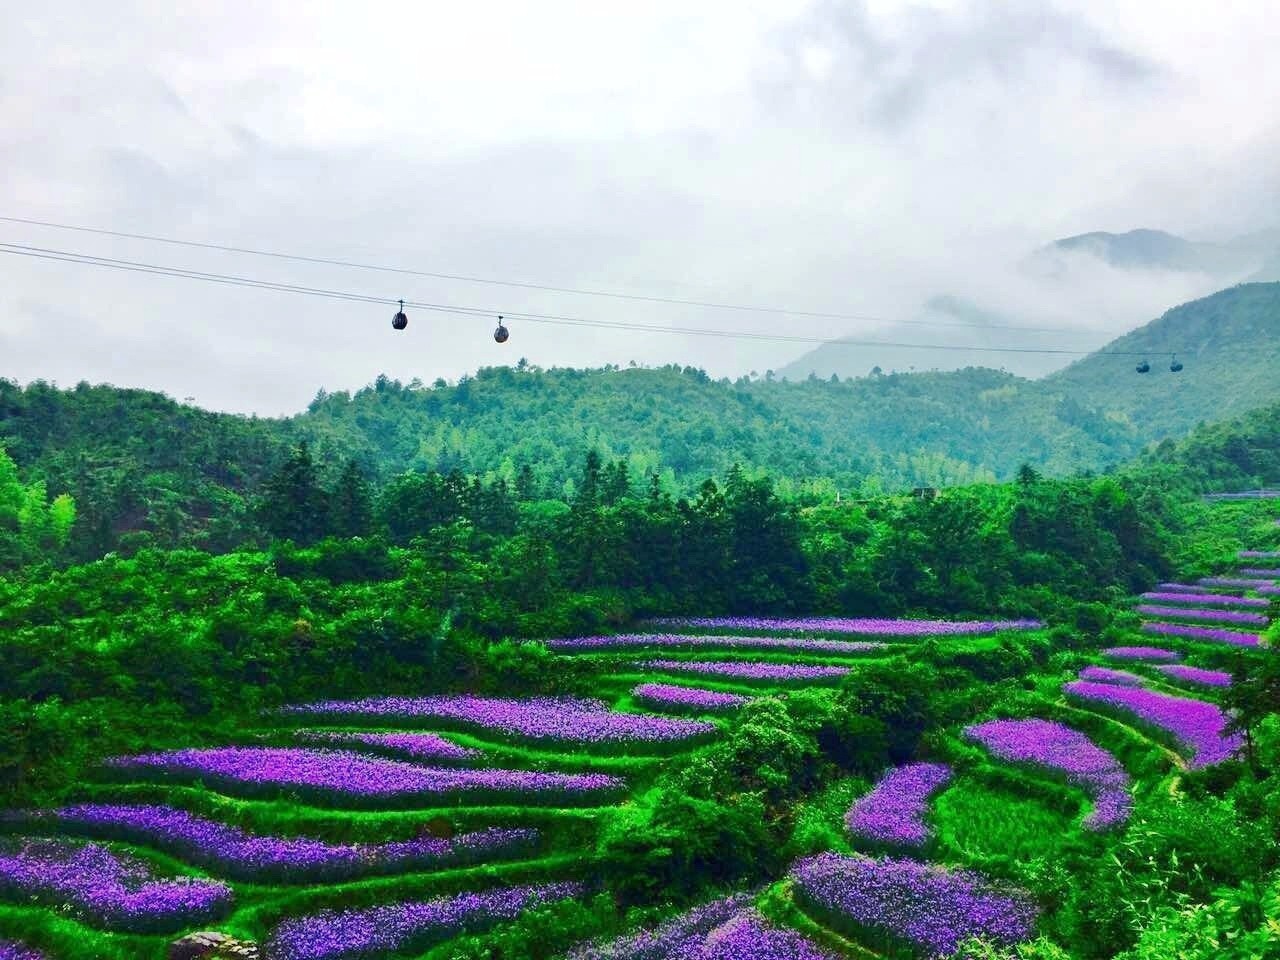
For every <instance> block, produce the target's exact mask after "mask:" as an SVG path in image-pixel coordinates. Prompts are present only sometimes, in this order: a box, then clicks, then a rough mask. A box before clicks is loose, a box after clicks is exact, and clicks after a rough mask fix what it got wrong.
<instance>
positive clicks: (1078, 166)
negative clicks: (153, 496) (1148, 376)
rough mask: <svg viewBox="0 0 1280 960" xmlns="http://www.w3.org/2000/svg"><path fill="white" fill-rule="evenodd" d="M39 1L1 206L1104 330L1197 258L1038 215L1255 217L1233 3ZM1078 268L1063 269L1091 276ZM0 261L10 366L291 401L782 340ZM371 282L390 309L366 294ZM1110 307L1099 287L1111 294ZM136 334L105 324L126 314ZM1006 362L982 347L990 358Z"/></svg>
mask: <svg viewBox="0 0 1280 960" xmlns="http://www.w3.org/2000/svg"><path fill="white" fill-rule="evenodd" d="M622 9H623V8H619V7H615V6H613V5H609V4H599V3H587V2H580V3H569V2H560V3H541V4H527V3H515V2H510V3H498V2H489V3H477V4H467V5H456V4H455V5H446V6H443V7H442V6H441V5H435V4H427V5H424V4H417V5H408V4H405V5H391V4H378V3H373V4H363V5H361V6H360V7H358V8H356V7H347V6H343V7H338V6H327V5H324V4H309V5H305V6H303V5H298V4H286V3H283V2H280V0H264V2H259V3H254V4H243V3H236V4H224V5H196V6H193V7H192V8H191V9H175V8H174V6H173V5H172V4H169V5H166V4H161V3H158V2H151V0H146V2H144V0H135V2H133V3H129V4H118V5H112V7H111V8H109V9H108V8H106V7H103V6H102V5H101V4H98V3H87V2H86V3H82V4H80V5H76V4H66V3H64V4H53V5H50V6H48V7H47V8H36V9H32V10H28V11H26V12H25V13H24V14H23V15H22V16H21V17H20V18H9V19H10V20H12V21H14V22H12V23H11V22H8V21H7V22H6V30H5V31H4V32H3V34H0V154H3V156H4V157H5V166H4V180H3V181H0V201H2V202H0V208H2V209H0V213H11V214H15V215H18V216H33V217H38V218H42V219H50V220H57V221H64V222H71V223H85V224H91V225H101V226H109V227H116V228H119V229H125V230H135V229H136V230H141V231H143V232H155V233H162V234H170V235H177V236H183V237H191V238H197V239H207V240H212V241H215V242H225V243H232V244H239V245H245V246H256V247H263V248H268V249H281V250H288V251H293V252H299V253H304V254H311V255H317V256H334V257H350V258H356V259H364V260H371V261H375V262H385V263H390V264H397V265H405V266H415V267H421V268H423V269H427V270H437V271H442V272H449V273H459V274H467V275H477V276H493V277H502V278H510V279H520V280H534V281H542V282H547V283H552V284H556V285H563V286H582V287H590V288H595V289H620V290H626V291H632V292H636V293H642V294H643V293H652V294H658V295H668V296H677V297H691V298H696V299H713V300H721V301H736V302H744V301H745V302H760V303H772V304H779V305H787V306H792V307H796V308H803V309H810V310H821V311H833V312H847V313H859V314H871V315H878V316H886V317H890V318H893V317H907V316H912V315H914V314H915V312H916V311H917V310H918V308H919V306H920V304H922V303H923V302H924V301H925V300H927V299H928V298H929V297H930V296H932V295H934V294H936V293H940V292H951V293H955V294H957V295H961V296H967V297H969V298H970V299H974V300H977V301H979V302H982V303H983V304H984V305H985V306H988V307H989V308H990V309H992V310H995V311H998V312H1001V313H1004V314H1006V315H1008V316H1012V317H1015V318H1017V319H1019V320H1025V322H1026V323H1028V324H1029V325H1035V324H1041V325H1043V324H1045V323H1046V322H1053V323H1054V324H1055V325H1056V324H1057V323H1062V322H1066V323H1069V324H1071V325H1079V326H1080V327H1082V328H1089V329H1095V330H1096V329H1099V328H1102V329H1111V330H1117V331H1118V330H1119V329H1121V328H1123V327H1124V326H1125V325H1127V324H1132V323H1136V322H1139V321H1141V320H1143V319H1146V318H1149V317H1151V316H1154V315H1155V314H1156V313H1158V312H1160V311H1161V310H1163V309H1164V308H1166V307H1168V306H1171V305H1172V304H1174V303H1176V302H1179V301H1180V300H1183V299H1186V298H1188V297H1190V296H1195V295H1197V294H1199V293H1203V292H1207V290H1208V289H1210V288H1211V287H1212V286H1213V284H1214V283H1215V282H1216V281H1215V280H1214V279H1213V278H1208V277H1198V276H1195V275H1160V276H1156V275H1150V274H1148V275H1145V276H1133V275H1128V274H1123V273H1120V272H1117V271H1114V270H1106V269H1103V268H1100V267H1098V266H1097V265H1091V266H1090V267H1089V270H1090V272H1089V273H1088V274H1087V281H1088V282H1087V284H1086V283H1079V282H1078V283H1076V284H1073V285H1061V284H1058V285H1049V286H1046V285H1044V284H1043V283H1034V282H1032V281H1030V280H1028V278H1027V277H1026V276H1025V275H1023V274H1020V273H1019V272H1018V270H1017V264H1018V262H1019V261H1020V260H1021V259H1022V258H1023V257H1024V256H1025V254H1026V253H1027V252H1028V251H1029V250H1030V249H1032V248H1034V247H1036V246H1038V245H1040V244H1042V243H1044V242H1046V241H1048V240H1050V239H1052V238H1054V237H1057V236H1063V235H1068V234H1072V233H1079V232H1084V231H1089V230H1097V229H1111V230H1125V229H1129V228H1132V227H1139V226H1152V227H1159V228H1164V229H1169V230H1172V231H1175V232H1181V233H1185V234H1188V235H1191V236H1197V237H1198V236H1228V235H1231V234H1233V233H1236V232H1241V231H1245V230H1255V229H1263V228H1267V227H1274V226H1276V217H1275V212H1274V211H1275V204H1276V199H1277V197H1278V196H1280V182H1277V181H1278V180H1280V173H1278V172H1277V165H1276V164H1275V162H1274V158H1275V156H1276V155H1277V149H1276V148H1277V146H1280V144H1278V143H1277V130H1276V127H1275V126H1274V120H1273V116H1274V111H1272V110H1270V109H1267V107H1268V106H1269V105H1270V104H1273V103H1275V102H1277V101H1280V66H1277V63H1278V61H1277V60H1276V58H1274V57H1273V56H1272V55H1271V52H1272V51H1274V49H1276V47H1277V42H1280V23H1278V22H1277V21H1280V18H1277V17H1276V16H1275V14H1274V7H1273V5H1272V4H1270V3H1269V2H1259V3H1256V4H1244V3H1237V4H1230V5H1204V4H1194V5H1193V4H1168V3H1161V4H1159V5H1158V6H1157V5H1154V4H1152V5H1147V4H1124V5H1115V4H1111V3H1106V2H1102V0H1089V2H1087V3H1084V4H1072V5H1071V6H1070V7H1068V6H1067V5H1062V6H1056V5H1053V4H1049V3H1035V2H1021V3H1013V4H1010V3H996V2H994V0H973V2H957V3H950V4H934V5H928V6H926V5H921V4H910V5H903V4H893V3H887V2H882V0H876V2H869V3H866V4H861V5H859V4H835V3H827V2H823V3H815V4H810V3H802V2H798V0H797V2H790V3H782V2H769V3H763V2H758V3H742V2H732V3H730V2H727V0H716V2H715V3H700V4H693V5H690V4H688V3H676V2H669V0H663V2H660V3H652V4H647V5H644V6H643V7H637V8H626V12H625V13H623V12H620V11H621V10H622ZM0 240H8V241H14V242H28V241H35V242H40V243H42V244H43V245H45V246H51V247H60V248H65V249H76V250H86V251H92V252H97V253H104V254H106V255H110V256H125V257H130V258H133V259H142V260H150V261H154V262H161V263H172V264H182V265H187V266H192V267H195V268H197V269H205V270H225V271H227V272H232V273H241V274H248V275H251V276H261V277H266V278H271V279H280V280H284V281H287V282H295V283H308V284H314V285H317V286H325V287H331V288H338V289H349V290H356V291H361V292H368V293H371V294H375V295H382V296H388V297H395V296H405V297H406V298H410V299H418V300H432V301H448V302H456V303H466V304H472V305H476V306H482V307H492V308H493V309H494V310H500V309H507V310H513V311H514V310H519V311H526V312H547V313H560V314H572V315H577V316H592V317H595V316H599V317H604V318H606V319H618V320H643V321H645V322H667V323H671V324H680V323H685V324H696V325H699V326H726V325H730V324H733V323H736V324H738V325H741V326H744V327H748V328H750V329H754V330H764V329H776V328H784V329H787V330H788V331H797V332H803V333H806V334H821V335H839V334H846V333H858V332H865V331H866V330H869V329H872V328H874V327H875V326H876V325H875V324H874V323H870V322H868V323H866V324H862V325H860V324H857V323H849V324H838V325H832V324H831V323H828V322H821V321H817V320H808V321H806V320H800V319H794V318H785V319H783V318H770V317H768V316H764V315H726V314H723V313H716V312H711V311H696V310H692V309H689V308H681V309H675V308H668V307H660V306H656V305H652V304H649V305H646V304H636V303H625V302H620V301H608V300H599V299H593V298H577V297H567V296H562V295H551V294H535V293H532V292H521V291H514V290H511V289H504V288H500V287H485V286H479V285H474V284H464V283H449V282H443V281H430V280H424V279H413V280H411V281H410V280H407V279H403V278H395V277H390V276H386V275H379V274H368V273H359V272H348V271H338V270H333V269H319V268H310V267H303V266H300V265H296V264H288V263H284V262H279V261H269V260H268V261H264V260H257V259H251V258H241V257H232V256H230V255H219V254H212V253H198V252H194V251H184V250H180V249H175V248H163V247H159V248H158V247H155V246H150V245H145V244H133V243H127V242H124V241H106V240H102V239H92V238H86V237H81V236H76V235H71V234H58V233H54V232H50V231H38V230H36V229H35V228H20V227H15V226H12V225H2V226H0ZM1082 276H1083V275H1082ZM390 312H391V311H390V310H383V309H381V308H372V309H370V308H365V307H361V306H358V305H352V304H341V303H331V302H326V301H320V300H308V299H305V298H295V297H288V296H284V295H280V294H269V293H262V292H255V291H244V290H234V289H225V288H218V287H203V286H201V285H199V284H194V283H186V282H182V281H176V280H165V279H159V278H153V277H147V276H138V275H132V274H112V273H110V272H108V271H102V270H97V269H94V268H89V267H71V266H66V265H56V264H42V263H34V262H32V261H26V260H16V259H14V258H8V257H0V375H3V376H10V377H15V378H17V379H19V380H29V379H33V378H36V377H57V378H58V379H59V380H60V381H61V382H74V381H75V380H78V379H81V378H86V379H90V380H102V379H109V380H112V381H114V382H117V383H120V384H127V385H138V386H148V387H156V388H161V389H165V390H167V391H168V392H169V393H171V394H173V395H176V396H179V397H182V396H187V395H195V396H196V397H197V398H198V399H199V400H200V401H201V402H203V403H206V404H208V405H211V406H215V407H220V408H230V409H241V410H249V409H253V410H257V411H260V412H282V411H289V410H296V409H298V408H300V407H301V406H302V405H303V404H305V403H306V401H307V400H308V399H309V398H310V396H311V395H312V394H313V393H314V391H315V389H316V388H317V387H319V386H325V387H327V388H330V389H338V388H343V387H351V386H358V385H360V384H362V383H365V382H367V381H369V380H371V379H372V378H373V377H374V376H375V375H376V374H377V373H379V372H381V371H386V372H387V373H389V374H391V375H393V376H398V377H401V378H402V379H406V380H407V379H410V378H412V377H413V376H420V377H422V378H423V379H427V380H430V379H433V378H434V377H436V376H437V375H445V376H457V375H458V374H460V373H462V372H464V371H466V370H469V369H474V368H475V367H476V366H477V365H479V364H482V363H492V362H497V361H498V360H499V359H500V358H505V359H514V358H515V357H518V356H520V355H526V356H528V357H529V358H530V359H531V360H533V361H534V362H537V363H542V364H546V365H550V364H594V363H604V362H610V361H612V362H623V363H625V362H626V361H628V360H630V359H636V360H640V361H646V362H665V361H668V360H676V361H679V362H682V363H696V364H701V365H705V366H706V367H707V368H708V369H709V370H711V371H712V372H713V373H715V374H716V375H719V374H730V375H733V374H737V373H739V372H742V371H745V370H748V369H751V368H757V369H764V368H766V367H776V366H779V365H781V363H783V362H785V360H787V359H789V358H790V357H791V356H793V355H795V354H796V353H798V352H799V349H800V348H798V347H797V348H784V347H781V346H779V345H776V344H759V343H756V344H752V343H738V342H733V341H721V340H706V339H701V338H695V337H682V336H659V335H652V334H637V333H624V332H603V331H584V330H578V329H572V328H563V327H551V328H534V327H533V326H532V325H530V324H523V325H519V324H516V325H513V328H512V329H513V338H512V341H511V342H510V343H509V344H507V348H506V349H505V351H498V350H497V348H495V347H494V345H493V344H492V341H491V340H490V339H489V336H488V332H489V329H488V328H489V326H490V324H489V323H488V322H487V321H479V322H471V321H458V320H450V319H445V318H441V317H437V318H431V317H428V316H427V315H417V314H416V315H414V316H413V318H412V321H411V327H410V331H409V332H408V334H407V335H405V336H402V337H393V336H392V334H391V331H390V329H389V316H390ZM383 314H386V316H383ZM1100 318H1102V319H1100ZM121 343H124V344H132V345H133V346H132V347H131V348H121V346H120V344H121ZM993 362H996V363H998V362H999V358H993Z"/></svg>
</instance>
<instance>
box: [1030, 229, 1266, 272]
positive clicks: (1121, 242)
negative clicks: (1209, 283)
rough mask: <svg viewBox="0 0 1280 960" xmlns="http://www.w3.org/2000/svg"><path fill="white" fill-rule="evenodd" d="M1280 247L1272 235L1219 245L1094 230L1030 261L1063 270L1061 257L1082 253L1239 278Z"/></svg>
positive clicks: (1127, 264) (1138, 266) (1120, 264)
mask: <svg viewBox="0 0 1280 960" xmlns="http://www.w3.org/2000/svg"><path fill="white" fill-rule="evenodd" d="M1277 248H1280V238H1277V236H1276V235H1275V233H1256V234H1250V235H1248V236H1243V237H1236V238H1233V239H1231V240H1227V241H1225V242H1222V243H1212V242H1206V241H1196V240H1187V239H1184V238H1183V237H1179V236H1176V235H1174V234H1172V233H1166V232H1165V231H1163V230H1146V229H1139V230H1129V231H1127V232H1125V233H1107V232H1106V231H1095V232H1093V233H1082V234H1079V235H1077V236H1074V237H1064V238H1062V239H1061V240H1055V241H1054V242H1053V243H1051V244H1049V245H1048V246H1046V247H1043V248H1041V249H1040V250H1038V251H1036V253H1035V254H1034V255H1033V257H1032V263H1033V265H1035V266H1039V267H1042V268H1045V269H1048V270H1050V271H1053V270H1054V269H1061V268H1063V266H1064V264H1063V255H1064V254H1066V255H1072V254H1077V255H1078V254H1084V255H1087V256H1091V257H1094V258H1096V259H1098V260H1101V261H1102V262H1103V263H1106V264H1107V265H1108V266H1112V267H1117V268H1119V269H1122V270H1161V271H1174V272H1196V273H1205V274H1209V275H1211V276H1214V277H1218V278H1220V279H1222V280H1224V281H1231V280H1239V279H1241V278H1243V277H1245V276H1247V275H1249V274H1250V273H1252V272H1253V271H1255V270H1257V269H1258V267H1259V266H1260V265H1261V264H1262V262H1263V261H1264V260H1265V259H1266V258H1267V257H1268V256H1274V255H1275V253H1276V251H1277Z"/></svg>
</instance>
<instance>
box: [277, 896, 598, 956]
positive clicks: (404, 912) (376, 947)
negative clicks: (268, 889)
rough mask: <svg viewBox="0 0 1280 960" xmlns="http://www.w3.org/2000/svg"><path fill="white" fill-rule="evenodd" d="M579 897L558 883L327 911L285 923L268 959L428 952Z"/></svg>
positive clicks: (280, 927)
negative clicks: (442, 942)
mask: <svg viewBox="0 0 1280 960" xmlns="http://www.w3.org/2000/svg"><path fill="white" fill-rule="evenodd" d="M579 893H580V888H579V887H578V885H577V884H575V883H554V884H542V885H540V886H523V887H505V888H499V889H495V890H485V891H483V892H480V893H459V894H455V895H454V896H450V897H441V898H439V899H436V900H427V901H415V902H408V903H396V904H387V905H384V906H377V907H367V908H365V909H361V910H342V911H336V910H326V911H323V912H321V913H315V914H312V915H310V916H305V917H298V918H295V919H291V920H285V921H284V922H283V923H281V924H280V925H279V926H278V927H276V929H275V932H274V933H273V934H272V936H271V939H270V941H269V955H270V956H272V957H275V958H277V960H345V958H348V957H363V956H368V955H370V954H375V953H376V954H379V955H381V954H382V953H386V952H391V951H395V950H403V949H409V948H412V947H425V946H426V945H428V944H429V943H432V942H435V941H439V940H443V939H446V938H448V937H453V936H457V935H458V934H461V933H465V932H467V931H469V930H476V929H481V928H483V927H486V926H490V925H492V924H494V923H498V922H500V921H502V920H512V919H514V918H515V917H517V916H519V915H520V914H521V913H522V912H523V911H524V910H526V909H528V908H529V907H532V906H537V905H538V904H543V903H552V902H554V901H557V900H565V899H568V898H569V897H575V896H577V895H578V894H579Z"/></svg>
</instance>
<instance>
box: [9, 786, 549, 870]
mask: <svg viewBox="0 0 1280 960" xmlns="http://www.w3.org/2000/svg"><path fill="white" fill-rule="evenodd" d="M22 819H24V820H27V821H29V822H33V823H41V824H56V825H57V826H58V827H60V828H62V829H64V830H71V831H75V832H84V833H89V834H90V835H92V836H95V837H98V838H101V839H112V840H125V841H128V842H130V843H137V844H142V845H147V846H153V847H156V848H157V849H160V850H163V851H165V852H166V853H169V854H171V855H173V856H176V857H179V858H181V859H183V860H187V861H189V862H191V863H195V864H198V865H199V866H202V867H205V868H207V869H209V870H212V871H214V872H215V873H220V874H222V875H225V876H228V877H231V878H233V879H236V880H254V881H264V880H275V881H281V882H285V883H305V882H312V881H337V880H347V879H351V878H353V877H359V876H365V875H369V874H375V873H385V872H388V871H391V870H398V869H403V870H422V869H428V868H435V867H439V866H442V865H446V864H448V865H455V864H459V863H474V862H476V861H477V860H480V859H483V858H485V857H491V856H493V855H495V854H506V853H510V852H513V851H520V850H524V849H528V848H530V847H532V846H533V844H534V843H535V842H536V841H537V838H538V832H537V831H536V830H527V829H525V830H513V829H499V828H496V827H495V828H492V829H488V830H481V831H477V832H473V833H464V834H461V835H459V836H456V837H452V838H450V839H447V840H445V839H439V838H436V837H421V838H418V839H414V840H404V841H394V842H388V843H380V844H329V843H324V842H323V841H320V840H312V839H310V838H307V837H270V836H254V835H252V834H249V833H246V832H245V831H243V830H241V829H239V828H238V827H232V826H228V825H226V824H223V823H218V822H217V821H214V820H207V819H205V818H203V817H198V816H196V815H195V814H192V813H189V812H187V811H186V810H180V809H177V808H175V807H162V806H154V805H115V804H92V803H88V804H79V805H77V806H71V807H63V808H62V809H60V810H54V811H49V812H39V813H32V814H28V815H26V816H25V817H24V818H22ZM18 822H22V820H19V821H18Z"/></svg>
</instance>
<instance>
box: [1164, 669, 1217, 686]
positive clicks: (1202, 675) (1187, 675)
mask: <svg viewBox="0 0 1280 960" xmlns="http://www.w3.org/2000/svg"><path fill="white" fill-rule="evenodd" d="M1156 669H1157V670H1159V671H1160V672H1161V673H1163V674H1164V675H1165V676H1167V677H1173V678H1174V679H1175V680H1183V681H1185V682H1187V683H1194V684H1198V685H1199V686H1202V687H1229V686H1231V674H1229V673H1227V672H1225V671H1223V670H1203V669H1201V668H1200V667H1187V666H1183V665H1182V664H1174V665H1172V666H1163V667H1156Z"/></svg>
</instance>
